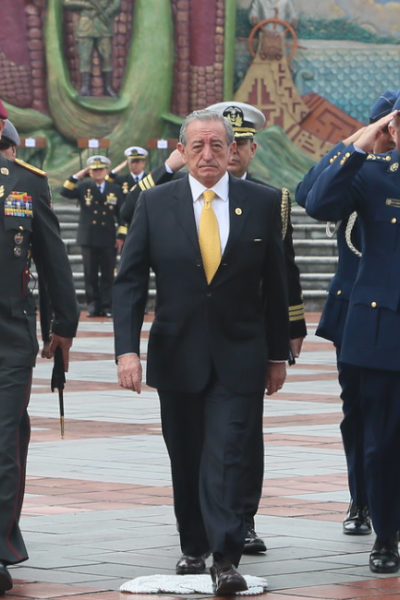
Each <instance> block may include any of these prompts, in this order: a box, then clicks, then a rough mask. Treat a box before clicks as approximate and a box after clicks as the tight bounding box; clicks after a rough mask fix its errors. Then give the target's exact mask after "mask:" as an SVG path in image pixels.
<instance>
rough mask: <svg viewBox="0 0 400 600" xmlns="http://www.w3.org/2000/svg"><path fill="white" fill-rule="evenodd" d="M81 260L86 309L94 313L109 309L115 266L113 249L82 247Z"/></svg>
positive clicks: (112, 247) (114, 251)
mask: <svg viewBox="0 0 400 600" xmlns="http://www.w3.org/2000/svg"><path fill="white" fill-rule="evenodd" d="M82 258H83V270H84V276H85V294H86V303H87V305H88V308H89V309H92V310H95V311H99V310H101V309H103V308H111V304H112V286H113V282H114V270H115V265H116V250H115V247H114V246H105V247H104V248H103V247H100V248H97V247H92V246H82ZM99 272H100V277H99Z"/></svg>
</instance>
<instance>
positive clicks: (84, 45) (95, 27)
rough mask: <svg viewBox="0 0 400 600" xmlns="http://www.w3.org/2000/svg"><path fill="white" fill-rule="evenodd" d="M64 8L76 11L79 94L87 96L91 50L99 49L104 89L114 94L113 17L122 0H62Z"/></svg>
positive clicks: (107, 93) (106, 92)
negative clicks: (112, 81) (77, 13)
mask: <svg viewBox="0 0 400 600" xmlns="http://www.w3.org/2000/svg"><path fill="white" fill-rule="evenodd" d="M64 8H66V9H67V10H72V11H79V20H78V24H77V27H76V30H75V38H76V42H77V46H78V54H79V71H80V74H81V88H80V90H79V94H80V96H90V76H91V73H92V57H93V51H94V50H95V49H96V50H97V51H98V53H99V57H100V64H101V71H102V75H103V81H104V93H105V94H106V95H107V96H113V97H115V96H116V93H115V92H114V90H113V88H112V84H111V76H112V38H113V34H114V31H113V29H114V19H115V17H116V16H117V15H118V13H119V12H120V10H121V0H64Z"/></svg>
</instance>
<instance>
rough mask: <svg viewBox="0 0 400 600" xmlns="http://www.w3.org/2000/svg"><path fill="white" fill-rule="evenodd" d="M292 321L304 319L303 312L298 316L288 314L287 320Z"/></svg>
mask: <svg viewBox="0 0 400 600" xmlns="http://www.w3.org/2000/svg"><path fill="white" fill-rule="evenodd" d="M293 321H304V314H303V315H299V316H298V317H293V316H289V322H290V323H293Z"/></svg>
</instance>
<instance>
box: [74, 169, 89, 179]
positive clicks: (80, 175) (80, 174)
mask: <svg viewBox="0 0 400 600" xmlns="http://www.w3.org/2000/svg"><path fill="white" fill-rule="evenodd" d="M89 171H90V167H85V168H84V169H81V170H80V171H78V172H77V173H75V174H74V177H75V179H83V178H84V177H85V176H86V175H87V174H88V173H89Z"/></svg>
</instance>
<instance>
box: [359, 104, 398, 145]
mask: <svg viewBox="0 0 400 600" xmlns="http://www.w3.org/2000/svg"><path fill="white" fill-rule="evenodd" d="M397 115H398V111H397V110H395V111H393V112H391V113H390V114H389V115H386V117H382V119H379V121H376V122H375V123H371V124H370V125H368V126H367V127H366V128H365V129H364V131H363V133H362V134H361V136H360V137H359V138H358V140H357V142H356V146H357V148H360V150H364V152H373V150H374V145H375V142H376V140H377V139H378V138H379V136H380V135H382V133H383V130H384V129H385V128H386V127H387V126H388V125H389V123H390V121H391V120H392V119H393V118H394V117H397Z"/></svg>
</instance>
